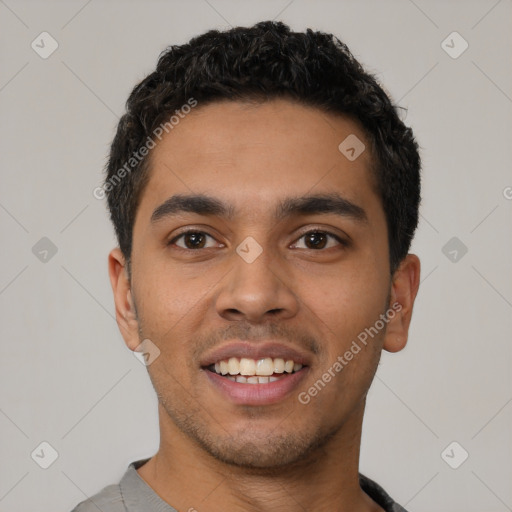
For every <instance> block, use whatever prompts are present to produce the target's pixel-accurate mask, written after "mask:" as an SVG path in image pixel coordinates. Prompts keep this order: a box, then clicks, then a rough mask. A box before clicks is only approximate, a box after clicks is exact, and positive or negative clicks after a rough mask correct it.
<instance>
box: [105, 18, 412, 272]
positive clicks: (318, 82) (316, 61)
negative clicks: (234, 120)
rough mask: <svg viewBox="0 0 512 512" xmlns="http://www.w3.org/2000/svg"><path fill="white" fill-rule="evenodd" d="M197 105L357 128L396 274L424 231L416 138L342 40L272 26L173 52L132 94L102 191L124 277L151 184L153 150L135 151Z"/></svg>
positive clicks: (194, 42)
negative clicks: (318, 113)
mask: <svg viewBox="0 0 512 512" xmlns="http://www.w3.org/2000/svg"><path fill="white" fill-rule="evenodd" d="M191 98H193V99H194V101H196V102H197V103H198V104H199V105H206V104H208V103H211V102H214V101H216V100H217V101H220V100H233V101H236V100H248V101H259V102H264V101H267V100H270V99H274V98H288V99H290V100H294V101H298V102H299V103H301V104H304V105H308V106H313V107H316V108H318V109H321V110H322V111H324V112H328V113H333V114H341V115H345V116H348V117H350V118H351V119H353V120H355V121H356V122H358V123H359V125H360V126H361V128H362V129H363V131H364V133H365V135H366V137H367V139H368V142H369V145H370V148H371V154H372V169H371V172H372V174H373V176H374V178H375V180H374V181H375V183H376V189H377V192H378V194H379V196H380V199H381V201H382V206H383V209H384V212H385V216H386V222H387V227H388V243H389V259H390V270H391V273H394V271H395V270H396V268H397V267H398V265H399V264H400V262H401V261H402V259H403V258H404V257H405V256H406V255H407V253H408V251H409V248H410V244H411V241H412V238H413V235H414V232H415V230H416V227H417V224H418V209H419V203H420V165H421V164H420V157H419V152H418V145H417V143H416V141H415V139H414V136H413V133H412V130H411V129H410V128H408V127H406V126H405V125H404V124H403V122H402V121H401V120H400V118H399V116H398V107H396V106H394V105H393V104H392V102H391V100H390V98H389V97H388V95H387V94H386V93H385V92H384V90H383V89H382V87H381V86H380V85H379V84H378V82H377V80H376V78H375V77H374V76H373V75H371V74H369V73H367V72H366V71H365V70H364V69H363V67H362V66H361V64H360V63H359V62H358V61H357V60H356V59H355V58H354V56H353V55H352V54H351V52H350V51H349V49H348V48H347V46H346V45H345V44H344V43H342V42H341V41H340V40H339V39H338V38H337V37H335V36H333V35H332V34H326V33H323V32H318V31H313V30H311V29H307V31H306V32H305V33H304V32H292V31H290V28H289V27H288V26H287V25H285V24H283V23H281V22H271V21H265V22H260V23H257V24H256V25H254V26H252V27H236V28H233V29H230V30H227V31H223V32H221V31H218V30H210V31H208V32H206V33H204V34H202V35H200V36H197V37H195V38H193V39H191V40H190V42H189V43H187V44H183V45H179V46H177V45H173V46H170V47H169V48H167V49H166V50H165V51H164V52H163V53H162V54H161V55H160V57H159V59H158V64H157V67H156V70H155V71H154V72H153V73H151V74H150V75H148V76H147V77H146V78H145V79H144V80H142V81H141V82H140V83H139V84H138V85H137V86H136V87H135V88H134V89H133V91H132V92H131V94H130V96H129V98H128V101H127V103H126V113H125V114H124V115H123V116H122V118H121V120H120V121H119V125H118V127H117V132H116V135H115V137H114V140H113V142H112V145H111V149H110V156H109V160H108V163H107V167H106V177H105V183H104V185H103V186H104V190H105V192H106V195H107V201H108V207H109V210H110V217H111V219H112V222H113V224H114V228H115V232H116V236H117V239H118V242H119V247H120V249H121V251H122V253H123V255H124V257H125V259H126V261H127V264H128V268H129V265H130V256H131V250H132V235H133V225H134V221H135V215H136V211H137V207H138V205H139V202H140V198H141V195H142V192H143V190H144V187H145V185H146V184H147V182H148V179H149V165H148V155H147V153H148V151H147V150H146V151H145V153H146V154H145V156H144V157H143V158H142V157H140V156H138V155H139V153H138V150H139V149H140V148H141V146H143V145H144V143H145V141H146V140H147V141H150V140H151V135H152V134H154V133H155V130H158V126H161V125H162V123H164V122H166V121H168V120H169V119H170V118H171V116H173V115H174V114H175V113H178V114H179V112H180V110H179V109H180V108H182V107H183V105H187V104H190V103H191ZM180 117H181V116H180ZM153 145H154V144H153ZM148 147H149V145H148ZM134 155H137V156H138V158H137V159H134V158H133V157H134ZM130 159H131V160H130ZM128 161H131V162H132V163H131V164H130V165H131V167H130V168H128V169H127V166H126V162H128ZM123 169H124V170H125V172H123V173H120V171H121V170H123ZM120 174H122V178H123V179H119V176H120ZM116 178H117V179H116Z"/></svg>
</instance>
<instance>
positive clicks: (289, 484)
mask: <svg viewBox="0 0 512 512" xmlns="http://www.w3.org/2000/svg"><path fill="white" fill-rule="evenodd" d="M363 412H364V402H363V403H362V404H361V407H360V408H359V409H357V410H356V411H355V412H354V414H352V416H351V417H350V418H349V419H348V420H347V422H346V423H345V424H344V425H343V426H342V427H341V428H340V429H339V430H338V432H336V433H335V434H334V435H333V436H332V437H331V438H330V439H329V440H328V441H327V442H326V443H325V444H324V445H323V446H322V447H320V448H317V449H316V450H315V451H314V452H312V453H310V454H309V455H308V456H307V457H306V458H305V459H304V460H301V461H299V462H296V463H295V464H293V465H289V466H285V467H278V468H270V469H259V468H258V469H253V468H240V467H236V466H232V465H228V464H225V463H223V462H220V461H218V460H216V459H214V458H213V457H212V456H211V455H209V454H208V453H206V452H205V451H204V450H203V449H202V448H201V447H199V446H197V445H196V444H195V443H194V442H191V441H190V439H189V438H188V437H187V436H186V435H184V434H183V433H182V432H181V431H180V430H179V429H177V428H176V426H175V425H174V423H173V422H172V421H171V420H170V418H169V417H168V416H167V414H166V413H165V410H164V409H163V407H162V406H159V415H160V436H161V439H160V449H159V451H158V453H157V454H156V455H155V456H154V457H152V458H151V459H150V460H149V461H148V462H147V463H146V464H144V466H142V467H141V468H139V469H138V470H137V471H138V473H139V475H140V476H141V477H142V478H143V479H144V480H145V481H146V482H147V483H148V485H150V486H151V487H152V488H153V490H154V491H155V492H156V493H157V494H158V495H159V496H160V497H161V498H162V499H163V500H164V501H165V502H167V503H169V504H170V505H171V506H172V507H174V508H176V509H177V510H180V511H181V510H185V511H189V510H190V511H192V512H193V511H194V510H195V511H197V512H202V511H203V510H208V512H221V511H222V512H225V511H226V510H229V511H230V512H242V511H243V512H256V511H261V510H272V511H275V512H291V511H296V510H297V509H303V510H315V511H317V512H323V511H331V510H336V511H338V512H348V511H351V512H363V511H364V512H377V511H382V509H381V508H380V507H379V506H378V505H377V504H376V503H375V502H373V500H371V499H370V498H369V497H368V496H367V495H366V494H365V493H364V492H363V491H362V490H361V488H360V486H359V473H358V466H359V447H360V441H361V428H362V419H363Z"/></svg>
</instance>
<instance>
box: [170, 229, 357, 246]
mask: <svg viewBox="0 0 512 512" xmlns="http://www.w3.org/2000/svg"><path fill="white" fill-rule="evenodd" d="M312 233H319V234H323V235H327V236H329V237H331V238H334V239H335V240H336V241H337V242H338V243H339V244H340V245H341V246H342V247H348V246H349V245H350V244H349V242H348V241H347V240H344V239H342V238H340V237H339V236H338V235H335V234H334V233H331V232H330V231H325V230H323V229H311V230H309V231H306V232H304V233H302V234H301V235H300V236H299V238H297V241H298V240H300V239H301V238H304V237H305V236H307V235H310V234H312ZM189 234H198V235H206V236H209V237H210V238H213V239H214V240H215V238H214V237H213V236H212V235H210V234H209V233H207V232H205V231H198V230H196V229H190V230H187V231H183V232H182V233H180V234H179V235H177V236H175V237H174V238H173V239H172V240H170V241H169V242H168V243H167V245H168V246H171V245H173V244H174V243H175V242H176V241H177V240H179V239H180V238H182V237H184V236H185V235H189ZM297 241H296V242H294V243H297ZM177 248H178V249H181V250H183V251H199V250H201V248H200V249H188V248H186V249H185V248H183V247H177ZM207 249H209V247H207ZM329 249H330V247H329ZM308 250H310V251H322V250H323V249H308Z"/></svg>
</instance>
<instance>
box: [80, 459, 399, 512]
mask: <svg viewBox="0 0 512 512" xmlns="http://www.w3.org/2000/svg"><path fill="white" fill-rule="evenodd" d="M148 460H149V459H144V460H138V461H135V462H132V463H131V464H130V465H129V466H128V469H127V470H126V473H125V474H124V476H123V478H121V481H120V482H119V484H115V485H109V486H107V487H105V488H104V489H103V490H102V491H100V492H99V493H98V494H95V495H94V496H91V497H90V498H88V499H87V500H85V501H82V502H81V503H79V504H78V505H77V506H76V507H75V508H74V509H73V510H72V511H71V512H98V511H100V512H177V511H176V509H174V508H172V507H171V506H170V505H169V504H168V503H166V502H165V501H164V500H162V498H160V496H158V494H156V492H155V491H153V489H152V488H151V487H150V486H149V485H148V484H147V483H146V482H145V480H143V479H142V477H141V476H140V475H139V474H138V473H137V469H138V468H140V467H141V466H142V465H143V464H145V463H146V462H147V461H148ZM359 483H360V485H361V489H363V491H364V492H365V493H366V494H368V496H370V498H372V499H373V501H375V502H376V503H378V504H379V505H380V506H381V507H382V508H383V509H384V510H385V511H386V512H407V511H406V510H405V509H404V508H403V507H401V506H400V505H399V504H398V503H395V502H394V501H393V500H392V499H391V498H390V497H389V496H388V494H387V493H386V491H384V489H383V488H382V487H380V485H378V484H376V483H375V482H374V481H373V480H370V479H369V478H367V477H365V476H364V475H361V474H359Z"/></svg>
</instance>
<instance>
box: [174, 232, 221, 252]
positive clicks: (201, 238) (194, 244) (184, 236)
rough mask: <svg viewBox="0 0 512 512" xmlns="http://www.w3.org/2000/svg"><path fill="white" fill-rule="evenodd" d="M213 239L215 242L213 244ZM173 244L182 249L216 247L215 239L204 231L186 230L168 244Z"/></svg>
mask: <svg viewBox="0 0 512 512" xmlns="http://www.w3.org/2000/svg"><path fill="white" fill-rule="evenodd" d="M208 239H209V240H210V245H208ZM211 241H213V242H214V243H213V244H212V243H211ZM173 244H175V245H176V246H178V247H179V248H181V249H192V250H194V249H207V248H209V247H215V239H214V238H213V237H212V236H210V235H209V234H207V233H204V232H203V231H186V232H185V233H181V235H178V236H177V237H175V238H173V239H172V240H171V241H170V242H169V244H168V245H173Z"/></svg>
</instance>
